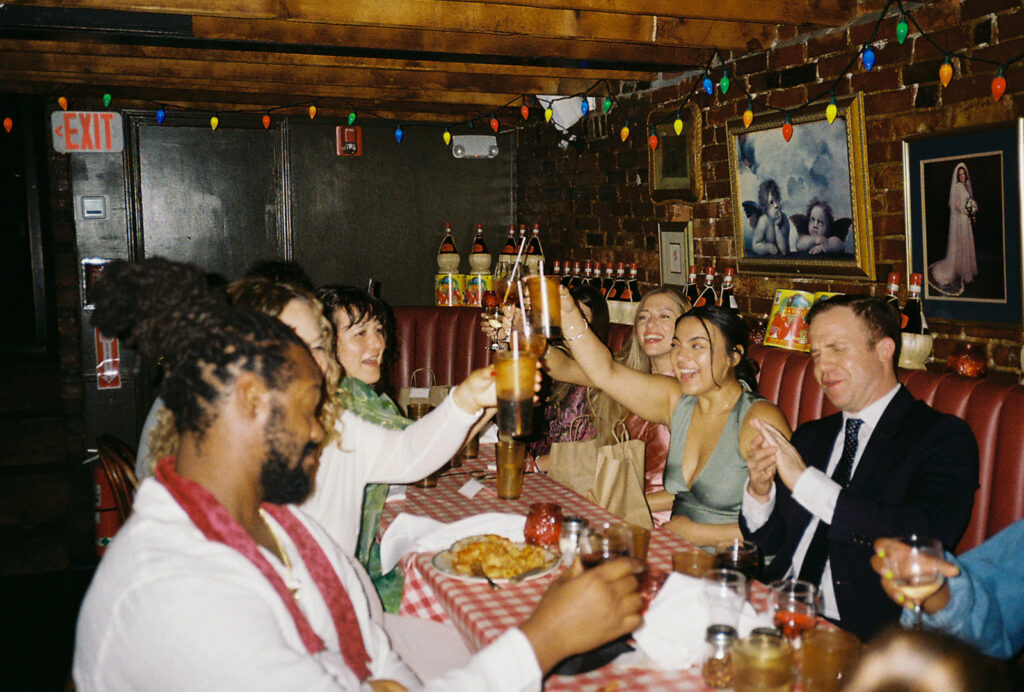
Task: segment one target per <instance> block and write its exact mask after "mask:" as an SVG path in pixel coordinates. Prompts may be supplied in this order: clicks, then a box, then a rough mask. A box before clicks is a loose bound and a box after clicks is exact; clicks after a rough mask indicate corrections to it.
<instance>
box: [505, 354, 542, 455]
mask: <svg viewBox="0 0 1024 692" xmlns="http://www.w3.org/2000/svg"><path fill="white" fill-rule="evenodd" d="M517 341H518V340H517ZM494 365H495V369H496V370H497V373H498V377H497V382H496V383H495V387H496V390H497V395H498V435H499V437H501V439H505V440H507V439H511V438H513V437H520V436H524V435H529V434H531V433H532V432H533V383H534V378H535V377H536V375H537V358H536V357H533V356H531V355H528V354H527V353H526V351H525V350H523V349H520V348H518V347H516V348H513V349H512V350H510V351H495V352H494Z"/></svg>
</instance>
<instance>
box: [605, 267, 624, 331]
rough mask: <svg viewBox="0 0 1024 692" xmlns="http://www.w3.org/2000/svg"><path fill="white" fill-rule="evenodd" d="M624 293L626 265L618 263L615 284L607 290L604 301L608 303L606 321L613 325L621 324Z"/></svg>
mask: <svg viewBox="0 0 1024 692" xmlns="http://www.w3.org/2000/svg"><path fill="white" fill-rule="evenodd" d="M625 292H626V265H625V264H624V263H623V262H619V264H618V266H616V268H615V283H614V284H612V287H611V288H609V289H608V293H607V294H606V295H605V297H604V298H605V301H606V302H607V303H608V319H609V321H611V322H612V323H614V324H623V321H622V306H623V302H622V295H623V294H624V293H625Z"/></svg>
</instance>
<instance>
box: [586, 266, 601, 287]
mask: <svg viewBox="0 0 1024 692" xmlns="http://www.w3.org/2000/svg"><path fill="white" fill-rule="evenodd" d="M588 285H589V286H591V287H593V288H595V289H597V290H598V291H600V290H601V263H600V262H599V261H598V260H594V270H593V271H592V272H591V274H590V283H589V284H588Z"/></svg>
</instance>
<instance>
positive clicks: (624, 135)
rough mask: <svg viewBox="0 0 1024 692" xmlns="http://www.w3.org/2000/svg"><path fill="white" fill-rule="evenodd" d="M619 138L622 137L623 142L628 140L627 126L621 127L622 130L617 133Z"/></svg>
mask: <svg viewBox="0 0 1024 692" xmlns="http://www.w3.org/2000/svg"><path fill="white" fill-rule="evenodd" d="M619 137H622V141H623V142H625V141H626V140H627V139H629V125H623V126H622V129H621V130H620V131H619Z"/></svg>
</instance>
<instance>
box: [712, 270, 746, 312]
mask: <svg viewBox="0 0 1024 692" xmlns="http://www.w3.org/2000/svg"><path fill="white" fill-rule="evenodd" d="M734 274H735V270H734V269H733V268H732V267H726V268H725V276H723V277H722V288H721V290H720V291H719V293H718V300H717V301H716V302H715V305H720V306H722V307H727V308H729V309H730V310H732V311H733V312H735V313H737V314H739V311H740V306H739V305H738V304H737V303H736V295H735V289H734V285H733V278H734Z"/></svg>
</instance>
